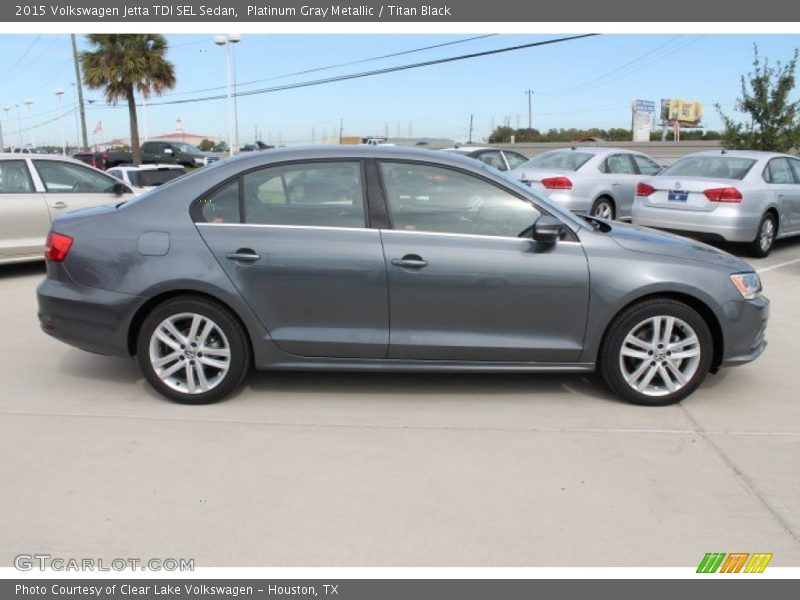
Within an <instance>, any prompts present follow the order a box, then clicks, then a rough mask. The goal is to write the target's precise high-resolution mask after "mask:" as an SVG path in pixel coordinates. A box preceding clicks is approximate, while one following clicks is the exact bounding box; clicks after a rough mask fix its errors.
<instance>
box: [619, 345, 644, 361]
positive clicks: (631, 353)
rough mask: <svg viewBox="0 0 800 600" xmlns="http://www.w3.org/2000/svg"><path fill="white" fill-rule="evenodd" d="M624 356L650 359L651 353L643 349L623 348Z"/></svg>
mask: <svg viewBox="0 0 800 600" xmlns="http://www.w3.org/2000/svg"><path fill="white" fill-rule="evenodd" d="M620 352H621V354H622V356H627V357H629V358H638V359H640V360H648V359H649V358H650V355H649V354H647V352H644V351H642V350H634V349H633V348H624V347H623V348H622V350H621V351H620Z"/></svg>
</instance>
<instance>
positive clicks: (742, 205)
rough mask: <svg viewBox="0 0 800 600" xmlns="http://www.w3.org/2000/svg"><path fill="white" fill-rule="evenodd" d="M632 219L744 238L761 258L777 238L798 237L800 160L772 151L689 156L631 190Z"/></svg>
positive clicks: (720, 238) (712, 237)
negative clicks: (632, 198)
mask: <svg viewBox="0 0 800 600" xmlns="http://www.w3.org/2000/svg"><path fill="white" fill-rule="evenodd" d="M636 196H637V200H636V204H635V205H634V209H633V222H634V223H636V224H639V225H647V226H650V227H658V228H660V229H667V230H671V231H675V232H678V233H687V234H690V235H693V236H696V237H700V238H704V239H708V240H718V241H728V242H744V243H746V244H747V245H748V249H749V251H750V254H751V255H752V256H755V257H757V258H762V257H764V256H767V255H768V254H769V253H770V250H772V245H773V243H774V241H775V240H776V239H777V238H782V237H787V236H790V235H800V159H798V158H797V157H794V156H789V155H787V154H778V153H774V152H755V151H733V150H730V151H728V150H722V151H720V150H713V151H708V152H697V153H694V154H689V155H687V156H685V157H683V158H682V159H680V160H679V161H677V162H676V163H675V164H673V165H671V166H670V167H667V168H666V169H665V170H664V171H663V172H662V173H661V174H660V175H659V176H658V177H652V178H648V179H646V180H644V181H643V182H642V183H641V184H639V187H638V188H637V191H636Z"/></svg>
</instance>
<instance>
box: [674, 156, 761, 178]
mask: <svg viewBox="0 0 800 600" xmlns="http://www.w3.org/2000/svg"><path fill="white" fill-rule="evenodd" d="M755 163H756V161H755V160H754V159H752V158H742V157H740V156H687V157H685V158H682V159H680V160H679V161H678V162H676V163H675V164H673V165H671V166H669V167H667V168H666V169H664V170H663V171H661V173H659V175H672V176H681V177H713V178H714V179H744V178H745V176H746V175H747V174H748V173H749V172H750V169H751V168H752V167H753V165H754V164H755Z"/></svg>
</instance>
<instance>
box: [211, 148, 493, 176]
mask: <svg viewBox="0 0 800 600" xmlns="http://www.w3.org/2000/svg"><path fill="white" fill-rule="evenodd" d="M336 158H341V159H342V160H347V159H367V158H383V159H396V160H410V161H414V160H418V161H425V162H427V161H434V162H437V163H440V164H451V165H453V166H460V167H468V168H469V169H470V170H473V171H474V170H475V166H476V165H480V164H481V163H479V162H478V161H475V160H473V159H471V158H469V157H467V156H463V155H462V154H461V153H451V152H441V151H439V150H430V149H428V148H418V147H411V146H384V145H378V146H368V145H366V144H354V145H341V146H335V145H298V146H284V147H281V148H274V149H272V150H270V151H269V152H244V153H242V154H237V155H236V156H232V157H228V158H224V159H222V160H219V161H217V162H215V163H212V164H211V165H210V166H208V167H204V168H203V170H205V169H212V168H213V169H217V168H224V167H225V166H231V165H236V166H237V168H242V167H245V165H246V163H253V166H256V165H260V164H264V165H267V164H273V163H278V162H283V161H291V160H319V159H336Z"/></svg>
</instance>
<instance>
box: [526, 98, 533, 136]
mask: <svg viewBox="0 0 800 600" xmlns="http://www.w3.org/2000/svg"><path fill="white" fill-rule="evenodd" d="M525 93H526V94H528V129H533V110H532V107H533V100H532V98H533V90H525Z"/></svg>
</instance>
